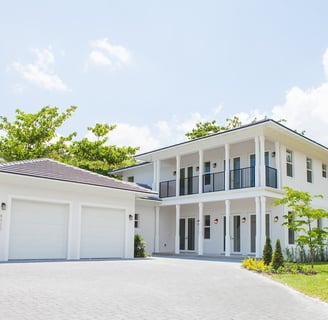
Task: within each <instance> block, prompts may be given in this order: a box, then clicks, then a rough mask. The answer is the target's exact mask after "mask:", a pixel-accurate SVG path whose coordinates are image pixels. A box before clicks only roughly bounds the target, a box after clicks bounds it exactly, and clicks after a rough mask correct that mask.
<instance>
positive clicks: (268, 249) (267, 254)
mask: <svg viewBox="0 0 328 320" xmlns="http://www.w3.org/2000/svg"><path fill="white" fill-rule="evenodd" d="M271 260H272V245H271V240H270V238H269V237H267V238H266V240H265V245H264V248H263V261H264V264H265V265H266V266H268V265H269V264H270V263H271Z"/></svg>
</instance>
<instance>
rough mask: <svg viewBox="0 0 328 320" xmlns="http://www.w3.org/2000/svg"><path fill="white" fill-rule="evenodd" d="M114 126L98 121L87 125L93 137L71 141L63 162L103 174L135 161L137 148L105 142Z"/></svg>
mask: <svg viewBox="0 0 328 320" xmlns="http://www.w3.org/2000/svg"><path fill="white" fill-rule="evenodd" d="M115 128H116V125H109V124H100V123H97V124H96V125H95V126H94V127H88V131H89V132H91V133H92V134H93V136H94V138H95V139H94V140H90V139H89V138H87V137H86V138H83V139H82V140H79V141H73V142H72V144H71V145H70V147H69V152H68V156H67V157H65V159H64V162H66V163H68V164H71V165H74V166H77V167H80V168H83V169H86V170H90V171H94V172H97V173H100V174H103V175H106V174H107V173H108V171H110V170H113V169H116V168H118V167H122V166H127V165H130V164H133V163H134V162H135V160H134V158H133V156H134V154H135V153H136V151H137V150H138V149H139V148H133V147H117V146H115V145H108V144H107V142H108V134H109V132H110V131H112V130H114V129H115Z"/></svg>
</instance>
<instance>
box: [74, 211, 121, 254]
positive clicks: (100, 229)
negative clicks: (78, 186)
mask: <svg viewBox="0 0 328 320" xmlns="http://www.w3.org/2000/svg"><path fill="white" fill-rule="evenodd" d="M124 241H125V212H124V210H119V209H112V208H98V207H83V208H82V216H81V249H80V250H81V251H80V257H81V258H123V257H124Z"/></svg>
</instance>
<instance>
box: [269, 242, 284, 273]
mask: <svg viewBox="0 0 328 320" xmlns="http://www.w3.org/2000/svg"><path fill="white" fill-rule="evenodd" d="M271 264H272V268H273V269H274V270H278V269H279V268H280V267H282V266H283V265H284V256H283V254H282V250H281V244H280V240H279V239H277V241H276V245H275V249H274V252H273V256H272V262H271Z"/></svg>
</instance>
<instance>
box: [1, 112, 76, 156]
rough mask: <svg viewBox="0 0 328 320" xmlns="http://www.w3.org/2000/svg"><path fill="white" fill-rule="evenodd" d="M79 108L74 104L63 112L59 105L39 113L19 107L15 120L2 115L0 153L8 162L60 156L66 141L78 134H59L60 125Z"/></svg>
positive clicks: (64, 149)
mask: <svg viewBox="0 0 328 320" xmlns="http://www.w3.org/2000/svg"><path fill="white" fill-rule="evenodd" d="M75 110H76V107H75V106H71V107H69V108H68V109H66V110H65V111H64V112H62V113H60V112H59V110H58V108H57V107H49V106H46V107H44V108H42V109H41V110H40V111H39V112H37V113H34V114H33V113H25V112H23V111H22V110H20V109H17V110H16V120H15V121H13V122H10V121H9V120H8V119H7V118H6V117H2V116H0V131H1V133H2V134H1V135H0V156H1V157H2V158H3V159H4V160H5V161H17V160H28V159H36V158H43V157H47V158H53V159H60V158H61V156H62V154H64V153H65V152H66V146H67V143H68V142H70V141H71V140H72V139H73V137H74V136H75V135H76V133H75V132H73V133H71V134H70V135H68V136H67V137H63V136H58V135H57V133H56V130H57V128H59V127H60V126H61V125H62V124H63V123H64V122H65V121H66V120H67V119H69V118H70V117H71V115H72V113H73V112H74V111H75Z"/></svg>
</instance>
